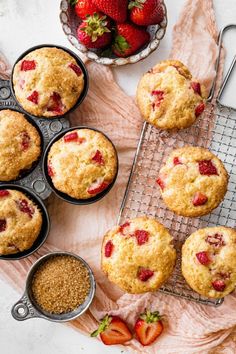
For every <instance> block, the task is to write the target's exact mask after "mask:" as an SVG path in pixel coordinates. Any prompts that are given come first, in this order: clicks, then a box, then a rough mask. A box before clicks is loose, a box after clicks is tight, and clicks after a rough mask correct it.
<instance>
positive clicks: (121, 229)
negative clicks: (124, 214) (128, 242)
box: [119, 221, 130, 236]
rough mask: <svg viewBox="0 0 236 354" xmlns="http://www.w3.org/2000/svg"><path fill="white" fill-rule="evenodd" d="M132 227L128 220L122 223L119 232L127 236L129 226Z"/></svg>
mask: <svg viewBox="0 0 236 354" xmlns="http://www.w3.org/2000/svg"><path fill="white" fill-rule="evenodd" d="M128 227H130V222H129V221H126V222H125V223H124V224H123V225H120V228H119V232H120V233H121V234H122V235H123V236H125V235H127V233H128V232H127V228H128Z"/></svg>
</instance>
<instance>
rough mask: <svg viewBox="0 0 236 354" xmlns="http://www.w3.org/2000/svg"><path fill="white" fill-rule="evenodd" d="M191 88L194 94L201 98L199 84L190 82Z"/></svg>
mask: <svg viewBox="0 0 236 354" xmlns="http://www.w3.org/2000/svg"><path fill="white" fill-rule="evenodd" d="M191 87H192V89H193V91H194V92H195V93H197V94H198V95H200V96H201V85H200V84H199V82H191Z"/></svg>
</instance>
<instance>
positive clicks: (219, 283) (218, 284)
mask: <svg viewBox="0 0 236 354" xmlns="http://www.w3.org/2000/svg"><path fill="white" fill-rule="evenodd" d="M211 284H212V286H213V288H214V289H215V290H216V291H221V292H222V291H224V290H225V287H226V284H225V282H224V281H223V280H214V281H213V282H212V283H211Z"/></svg>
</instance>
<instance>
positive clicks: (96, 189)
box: [88, 179, 109, 194]
mask: <svg viewBox="0 0 236 354" xmlns="http://www.w3.org/2000/svg"><path fill="white" fill-rule="evenodd" d="M108 186H109V183H107V182H104V181H103V182H101V180H100V179H97V181H95V182H94V183H92V184H91V186H90V187H89V189H88V193H89V194H98V193H101V192H103V191H104V190H105V189H107V187H108Z"/></svg>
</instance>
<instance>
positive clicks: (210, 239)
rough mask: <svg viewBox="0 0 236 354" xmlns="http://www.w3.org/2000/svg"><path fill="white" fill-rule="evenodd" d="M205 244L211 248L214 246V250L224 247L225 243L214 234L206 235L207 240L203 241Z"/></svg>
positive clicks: (219, 235)
mask: <svg viewBox="0 0 236 354" xmlns="http://www.w3.org/2000/svg"><path fill="white" fill-rule="evenodd" d="M205 241H206V242H207V243H209V244H210V245H211V246H214V247H216V248H219V247H222V246H225V241H224V237H223V235H221V234H218V233H216V234H214V235H208V236H207V238H206V239H205Z"/></svg>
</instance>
